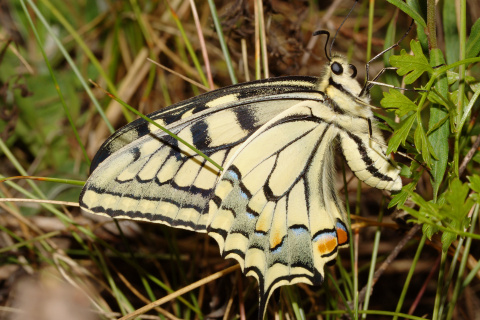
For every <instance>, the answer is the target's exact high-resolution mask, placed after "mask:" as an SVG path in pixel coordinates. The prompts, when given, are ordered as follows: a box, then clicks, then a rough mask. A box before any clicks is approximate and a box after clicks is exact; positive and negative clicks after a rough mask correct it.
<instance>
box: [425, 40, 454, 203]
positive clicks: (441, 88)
mask: <svg viewBox="0 0 480 320" xmlns="http://www.w3.org/2000/svg"><path fill="white" fill-rule="evenodd" d="M444 63H445V60H444V59H443V53H442V51H441V50H440V49H432V50H431V51H430V64H431V65H432V66H436V65H441V64H444ZM435 89H436V90H437V91H438V92H439V93H440V94H441V95H442V96H446V95H448V79H447V76H445V75H444V74H443V75H441V76H440V78H439V79H438V80H437V83H436V84H435ZM447 108H448V107H447ZM452 109H455V108H452ZM448 119H449V114H448V112H447V111H446V110H445V109H443V108H440V105H436V104H434V105H432V106H431V107H430V118H429V121H428V128H429V129H428V131H429V133H430V134H429V135H428V142H429V144H430V145H431V146H432V150H435V154H436V155H437V157H435V159H433V161H432V166H431V168H432V170H431V174H432V176H433V179H432V187H433V198H434V199H436V198H437V195H438V191H439V189H440V185H441V184H442V181H443V177H444V175H445V170H446V168H447V162H448V154H449V148H448V137H449V135H450V124H449V121H448Z"/></svg>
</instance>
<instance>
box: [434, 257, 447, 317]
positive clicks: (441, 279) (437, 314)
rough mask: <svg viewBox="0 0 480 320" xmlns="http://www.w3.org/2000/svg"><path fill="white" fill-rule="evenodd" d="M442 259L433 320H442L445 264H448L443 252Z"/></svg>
mask: <svg viewBox="0 0 480 320" xmlns="http://www.w3.org/2000/svg"><path fill="white" fill-rule="evenodd" d="M441 255H442V256H441V258H440V267H439V269H438V283H437V291H436V293H435V304H434V306H433V315H432V319H440V318H441V314H442V311H441V309H442V307H443V306H442V298H443V295H442V291H443V287H444V282H445V280H444V277H445V264H446V262H447V257H448V255H447V253H446V252H444V251H443V250H442V251H441Z"/></svg>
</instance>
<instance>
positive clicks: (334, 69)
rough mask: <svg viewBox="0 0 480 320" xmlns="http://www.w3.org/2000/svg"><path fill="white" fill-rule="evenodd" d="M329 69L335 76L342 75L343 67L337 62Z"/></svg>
mask: <svg viewBox="0 0 480 320" xmlns="http://www.w3.org/2000/svg"><path fill="white" fill-rule="evenodd" d="M330 69H332V72H333V73H335V74H336V75H337V76H338V75H341V74H342V73H343V67H342V65H341V64H340V63H338V62H334V63H332V66H331V67H330Z"/></svg>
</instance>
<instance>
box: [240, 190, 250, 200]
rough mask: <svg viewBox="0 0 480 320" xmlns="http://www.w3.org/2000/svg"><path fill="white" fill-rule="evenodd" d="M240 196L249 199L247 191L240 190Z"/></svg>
mask: <svg viewBox="0 0 480 320" xmlns="http://www.w3.org/2000/svg"><path fill="white" fill-rule="evenodd" d="M240 196H241V197H242V198H243V199H248V196H247V194H246V193H245V192H243V191H242V192H240Z"/></svg>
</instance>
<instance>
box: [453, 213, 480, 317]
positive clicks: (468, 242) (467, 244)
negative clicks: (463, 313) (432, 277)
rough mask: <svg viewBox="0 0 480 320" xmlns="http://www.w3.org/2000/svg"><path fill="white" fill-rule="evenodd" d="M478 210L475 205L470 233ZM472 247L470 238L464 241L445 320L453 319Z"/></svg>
mask: <svg viewBox="0 0 480 320" xmlns="http://www.w3.org/2000/svg"><path fill="white" fill-rule="evenodd" d="M478 208H479V205H478V204H476V205H475V209H474V213H473V217H472V223H471V224H470V233H473V232H475V226H476V223H475V222H476V221H477V218H478ZM471 246H472V238H470V237H469V238H467V239H466V241H465V247H464V249H463V252H462V261H461V262H460V266H459V267H458V273H457V280H456V282H455V287H454V289H453V295H452V298H451V299H450V302H449V304H448V313H447V318H446V319H447V320H450V319H452V317H453V311H454V310H455V305H456V303H457V300H458V297H459V296H460V293H461V291H462V288H463V286H462V279H463V277H462V276H463V274H464V272H465V268H466V266H467V261H468V255H469V253H470V248H471Z"/></svg>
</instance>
